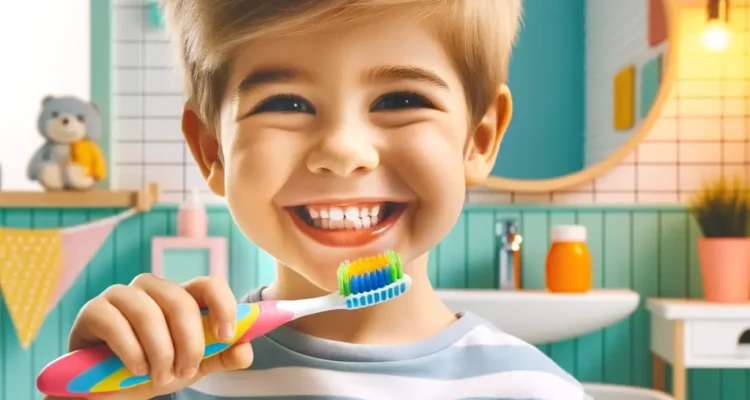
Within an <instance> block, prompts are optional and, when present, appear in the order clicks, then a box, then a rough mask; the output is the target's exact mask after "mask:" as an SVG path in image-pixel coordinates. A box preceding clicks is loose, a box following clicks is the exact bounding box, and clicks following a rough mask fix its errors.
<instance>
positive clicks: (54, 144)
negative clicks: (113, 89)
mask: <svg viewBox="0 0 750 400" xmlns="http://www.w3.org/2000/svg"><path fill="white" fill-rule="evenodd" d="M101 124H102V118H101V113H100V111H99V107H98V106H97V105H96V104H95V103H92V102H88V101H84V100H82V99H80V98H78V97H74V96H61V97H55V96H47V97H45V98H44V99H43V100H42V107H41V112H40V113H39V118H38V120H37V128H38V130H39V133H40V134H41V135H42V137H43V138H44V144H43V145H42V146H41V147H40V148H39V149H38V150H37V151H36V153H34V156H33V157H32V158H31V161H30V162H29V167H28V171H27V175H28V178H29V180H31V181H36V182H39V183H40V184H41V185H42V187H44V188H45V189H46V190H48V191H59V190H87V189H90V188H92V187H93V186H94V185H95V184H96V183H97V182H99V181H101V180H102V179H104V178H105V177H106V175H107V170H106V161H105V159H104V155H103V154H102V151H101V148H100V147H99V145H98V144H97V143H96V140H98V139H99V135H100V134H101Z"/></svg>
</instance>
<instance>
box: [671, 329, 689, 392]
mask: <svg viewBox="0 0 750 400" xmlns="http://www.w3.org/2000/svg"><path fill="white" fill-rule="evenodd" d="M672 393H673V394H674V400H686V399H687V371H686V369H685V321H682V320H677V321H674V322H673V323H672Z"/></svg>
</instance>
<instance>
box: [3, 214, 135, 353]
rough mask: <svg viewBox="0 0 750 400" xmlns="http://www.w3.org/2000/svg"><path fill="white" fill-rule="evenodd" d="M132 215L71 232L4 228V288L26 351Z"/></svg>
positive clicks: (66, 229) (68, 229)
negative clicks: (52, 313) (104, 247)
mask: <svg viewBox="0 0 750 400" xmlns="http://www.w3.org/2000/svg"><path fill="white" fill-rule="evenodd" d="M133 214H135V210H127V211H124V212H122V213H120V214H117V215H114V216H112V217H109V218H105V219H102V220H98V221H95V222H91V223H87V224H83V225H78V226H74V227H68V228H58V229H18V228H0V289H1V290H2V292H3V296H4V297H5V303H6V305H7V307H8V310H9V311H10V317H11V320H12V321H13V326H14V327H15V329H16V334H17V336H18V339H19V341H20V342H21V346H22V347H23V348H24V349H28V348H29V346H31V343H32V342H33V341H34V339H35V338H36V335H37V333H38V332H39V328H41V327H42V324H43V323H44V319H45V318H46V317H47V315H48V314H49V312H50V311H52V310H53V309H54V308H55V307H56V306H57V303H58V302H59V301H60V299H61V298H62V297H63V296H64V295H65V293H66V292H67V291H68V289H70V286H71V285H73V282H74V281H75V280H76V278H78V275H80V273H81V271H83V269H84V268H85V267H86V265H87V264H88V263H89V261H91V259H92V258H93V257H94V255H95V254H96V253H97V252H98V251H99V249H100V248H101V247H102V245H103V244H104V242H105V241H106V240H107V238H108V237H109V235H110V234H111V233H112V231H113V230H114V229H115V227H116V226H117V224H118V223H119V222H120V221H122V220H124V219H125V218H128V217H130V216H131V215H133Z"/></svg>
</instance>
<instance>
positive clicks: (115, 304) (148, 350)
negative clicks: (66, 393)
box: [70, 274, 253, 400]
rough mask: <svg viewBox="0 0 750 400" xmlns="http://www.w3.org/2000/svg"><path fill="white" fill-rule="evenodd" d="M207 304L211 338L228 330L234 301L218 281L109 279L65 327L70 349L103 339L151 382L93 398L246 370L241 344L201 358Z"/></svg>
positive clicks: (144, 393) (136, 395)
mask: <svg viewBox="0 0 750 400" xmlns="http://www.w3.org/2000/svg"><path fill="white" fill-rule="evenodd" d="M201 307H208V310H209V319H210V324H211V329H212V332H213V334H214V336H215V337H217V338H221V339H229V338H232V337H233V336H234V332H235V324H234V318H235V313H236V307H237V303H236V300H235V298H234V295H233V294H232V291H231V289H230V288H229V286H228V285H227V284H226V282H224V281H222V280H219V279H214V278H198V279H195V280H193V281H191V282H188V283H187V284H185V285H177V284H174V283H171V282H168V281H166V280H164V279H161V278H158V277H155V276H154V275H151V274H143V275H140V276H138V277H136V278H135V279H134V280H133V282H132V283H131V284H130V285H128V286H124V285H114V286H111V287H109V288H108V289H107V290H105V291H104V293H102V294H101V295H100V296H98V297H96V298H94V299H92V300H91V301H89V302H88V303H87V304H86V305H85V306H84V307H83V309H82V310H81V312H80V313H79V314H78V318H76V321H75V323H74V324H73V330H72V331H71V333H70V350H71V351H73V350H77V349H81V348H87V347H91V346H95V345H99V344H101V343H106V344H107V345H108V346H109V347H110V348H111V349H112V351H114V352H115V354H117V355H118V356H119V357H120V359H122V360H123V362H124V364H125V367H126V368H128V370H130V371H131V372H133V373H134V374H136V375H143V374H146V373H149V374H150V375H151V378H152V380H151V382H149V383H146V384H143V385H140V386H137V387H134V388H132V389H130V390H126V391H122V392H119V393H115V394H111V395H103V396H99V397H96V399H101V400H105V399H106V400H121V399H122V400H126V399H127V400H130V399H138V400H141V399H150V398H152V397H156V396H159V395H163V394H168V393H174V392H176V391H179V390H181V389H183V388H185V387H187V386H189V385H191V384H192V383H193V382H195V381H197V380H198V379H200V378H201V377H202V376H204V375H206V374H209V373H212V372H217V371H227V370H236V369H243V368H247V367H248V366H249V365H250V364H251V363H252V360H253V353H252V349H251V348H250V344H249V343H245V344H241V345H237V346H234V347H232V348H230V349H228V350H226V351H224V352H223V353H220V354H218V355H216V356H214V357H211V358H209V359H207V360H205V361H204V362H201V358H202V357H203V351H204V348H205V343H204V338H203V325H202V323H201V314H200V308H201Z"/></svg>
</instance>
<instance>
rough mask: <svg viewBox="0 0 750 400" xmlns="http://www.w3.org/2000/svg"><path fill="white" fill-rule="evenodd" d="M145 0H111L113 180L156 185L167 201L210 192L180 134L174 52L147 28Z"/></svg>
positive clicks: (161, 33) (159, 34)
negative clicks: (112, 40)
mask: <svg viewBox="0 0 750 400" xmlns="http://www.w3.org/2000/svg"><path fill="white" fill-rule="evenodd" d="M146 4H147V0H115V1H114V7H115V9H114V25H115V26H114V41H115V43H114V52H115V53H114V68H115V75H114V99H113V101H114V107H113V109H114V127H113V131H114V137H115V141H114V149H113V156H114V164H115V173H114V182H113V184H114V185H115V186H116V187H118V188H123V189H134V188H139V187H143V186H144V185H145V184H146V183H148V182H158V183H159V185H160V186H161V188H162V190H163V192H164V195H163V199H164V201H165V202H178V201H182V200H183V198H184V196H185V194H186V192H187V191H189V190H190V189H193V188H195V189H198V190H200V191H201V193H202V194H203V197H205V199H206V200H209V201H217V200H220V199H216V198H214V197H213V196H212V195H210V194H209V192H208V190H207V187H206V184H205V182H204V181H203V179H202V177H201V176H200V172H199V171H198V169H197V167H196V166H195V163H194V161H193V159H192V157H191V156H190V153H189V151H188V150H187V148H186V146H185V143H184V140H183V138H182V133H181V132H180V113H181V111H182V105H183V102H184V96H183V89H182V82H181V77H180V75H179V73H178V71H177V70H176V69H175V68H174V66H175V63H174V60H175V58H174V54H175V53H174V49H173V48H172V46H171V45H170V43H169V42H168V40H167V37H166V34H165V32H164V30H163V29H161V28H157V27H154V26H151V25H150V23H149V20H148V11H147V8H146Z"/></svg>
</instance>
